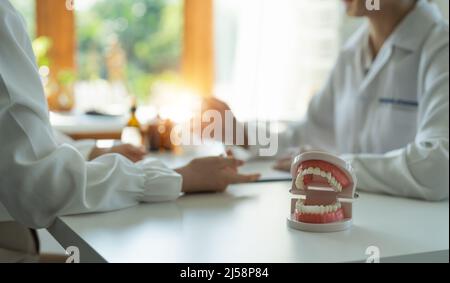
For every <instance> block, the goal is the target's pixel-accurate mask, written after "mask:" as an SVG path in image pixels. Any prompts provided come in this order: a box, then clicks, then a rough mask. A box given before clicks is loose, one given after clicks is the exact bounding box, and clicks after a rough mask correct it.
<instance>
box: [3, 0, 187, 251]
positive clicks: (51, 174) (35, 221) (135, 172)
mask: <svg viewBox="0 0 450 283" xmlns="http://www.w3.org/2000/svg"><path fill="white" fill-rule="evenodd" d="M0 176H1V177H0V222H1V221H9V220H11V219H14V220H16V221H18V222H20V223H22V224H24V225H25V226H28V227H33V228H41V227H47V226H49V225H50V224H51V223H52V222H53V220H54V219H55V217H57V216H59V215H67V214H78V213H88V212H97V211H108V210H115V209H121V208H126V207H130V206H134V205H137V204H138V203H139V202H159V201H169V200H173V199H176V198H177V197H178V196H179V194H180V191H181V182H182V179H181V176H180V175H179V174H177V173H175V172H174V171H173V170H170V169H168V168H167V167H165V166H164V165H163V164H162V163H160V162H159V161H157V160H147V161H145V162H141V163H138V164H133V163H132V162H130V161H129V160H128V159H126V158H124V157H122V156H120V155H116V154H110V155H105V156H102V157H99V158H97V159H95V160H94V161H92V162H86V160H85V158H84V157H83V155H82V154H81V153H80V152H79V151H78V150H77V149H76V148H74V147H73V146H71V145H69V144H62V145H59V144H58V143H57V141H56V140H55V137H54V133H53V130H52V128H51V126H50V123H49V118H48V109H47V105H46V102H45V96H44V92H43V88H42V85H41V81H40V78H39V75H38V72H37V66H36V63H35V58H34V55H33V52H32V48H31V44H30V41H29V39H28V37H27V34H26V31H25V28H24V23H23V20H22V18H21V17H20V16H19V15H18V13H17V12H16V10H15V9H14V8H13V7H12V5H11V4H10V3H9V1H7V0H0ZM1 230H2V226H1V224H0V236H1V235H2V232H1ZM0 251H1V247H0Z"/></svg>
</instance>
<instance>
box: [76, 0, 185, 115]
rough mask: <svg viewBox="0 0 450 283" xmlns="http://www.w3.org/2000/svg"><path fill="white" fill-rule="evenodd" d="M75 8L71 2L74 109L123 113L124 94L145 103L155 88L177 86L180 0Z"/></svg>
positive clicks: (102, 0)
mask: <svg viewBox="0 0 450 283" xmlns="http://www.w3.org/2000/svg"><path fill="white" fill-rule="evenodd" d="M79 3H80V4H77V2H75V5H76V6H75V8H76V38H77V44H78V49H77V72H78V81H79V83H78V84H77V91H76V92H77V98H78V100H77V108H78V109H83V110H87V109H88V108H99V107H100V106H101V105H104V104H108V105H109V106H111V105H112V106H114V105H115V106H116V107H117V108H123V107H127V105H128V103H124V102H125V101H124V100H126V99H127V97H128V94H132V95H135V96H136V97H138V99H139V100H140V101H141V102H147V101H148V98H149V97H150V95H151V94H152V92H153V91H154V89H155V84H156V83H158V82H168V83H174V84H176V83H178V82H179V80H180V78H179V76H180V75H179V71H180V62H181V55H182V27H183V15H182V12H183V5H182V4H183V1H182V0H139V1H136V0H120V1H110V0H90V1H84V2H82V1H79ZM81 3H82V4H81ZM118 110H120V109H118ZM123 111H126V109H121V111H120V112H123Z"/></svg>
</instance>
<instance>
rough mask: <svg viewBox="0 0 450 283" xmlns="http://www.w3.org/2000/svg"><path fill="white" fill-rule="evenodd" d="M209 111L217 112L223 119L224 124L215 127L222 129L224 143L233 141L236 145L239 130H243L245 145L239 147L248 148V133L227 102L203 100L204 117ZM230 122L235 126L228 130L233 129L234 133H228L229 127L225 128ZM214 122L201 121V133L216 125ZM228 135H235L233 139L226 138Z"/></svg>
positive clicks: (213, 99) (212, 99)
mask: <svg viewBox="0 0 450 283" xmlns="http://www.w3.org/2000/svg"><path fill="white" fill-rule="evenodd" d="M207 111H217V113H218V114H219V115H220V117H221V121H222V124H221V125H214V126H218V127H220V129H222V137H221V141H222V142H229V141H232V143H233V144H236V143H237V139H236V133H237V129H240V130H243V132H244V137H243V138H244V140H243V142H244V144H239V145H241V146H244V147H247V146H248V139H247V133H246V132H245V129H244V125H243V124H242V123H239V121H238V120H237V119H236V116H235V115H234V113H233V111H232V110H231V108H230V107H229V106H228V104H226V103H225V102H223V101H221V100H219V99H217V98H208V99H205V100H203V102H202V109H201V114H202V116H203V115H204V114H205V113H206V112H207ZM227 115H228V116H227ZM200 118H202V117H200ZM230 121H231V122H232V123H233V125H229V126H228V128H232V129H233V130H234V131H233V132H232V133H226V132H225V129H227V127H225V123H227V122H230ZM214 122H216V121H214ZM214 122H204V121H203V119H201V123H200V126H201V131H202V132H203V130H204V129H205V128H206V127H208V126H210V125H211V123H214ZM227 134H228V135H231V134H232V135H233V136H232V137H231V139H230V138H228V139H226V138H225V137H226V135H227ZM212 138H215V137H212ZM216 139H217V138H216ZM229 145H230V144H229Z"/></svg>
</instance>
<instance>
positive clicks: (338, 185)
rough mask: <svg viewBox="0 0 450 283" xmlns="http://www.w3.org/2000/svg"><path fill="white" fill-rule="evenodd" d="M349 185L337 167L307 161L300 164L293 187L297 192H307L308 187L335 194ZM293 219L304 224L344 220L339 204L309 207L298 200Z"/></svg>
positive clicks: (305, 202)
mask: <svg viewBox="0 0 450 283" xmlns="http://www.w3.org/2000/svg"><path fill="white" fill-rule="evenodd" d="M349 185H350V180H349V179H348V177H347V176H346V174H345V173H344V172H343V171H342V170H341V169H340V168H338V167H337V166H335V165H333V164H331V163H328V162H325V161H321V160H309V161H304V162H302V163H301V164H300V167H299V168H298V170H297V178H296V180H295V186H296V188H297V189H299V190H307V189H308V187H309V186H317V187H330V188H332V189H333V190H334V191H335V192H337V193H339V192H342V189H343V188H346V187H347V186H349ZM294 215H295V219H296V220H297V221H300V222H304V223H314V224H323V223H333V222H338V221H341V220H343V219H344V210H343V208H342V206H341V203H340V202H339V201H338V200H336V202H335V203H326V204H317V203H315V204H314V205H311V204H309V203H308V200H300V199H299V200H298V201H297V203H296V207H295V214H294Z"/></svg>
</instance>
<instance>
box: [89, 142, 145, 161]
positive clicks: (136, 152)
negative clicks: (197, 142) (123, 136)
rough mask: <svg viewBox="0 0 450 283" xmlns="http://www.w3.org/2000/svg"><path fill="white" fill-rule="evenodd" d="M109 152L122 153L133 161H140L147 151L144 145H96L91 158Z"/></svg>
mask: <svg viewBox="0 0 450 283" xmlns="http://www.w3.org/2000/svg"><path fill="white" fill-rule="evenodd" d="M109 153H117V154H121V155H123V156H125V157H126V158H128V159H130V160H131V161H133V162H138V161H140V160H142V159H143V158H144V157H145V155H146V154H147V151H146V150H145V148H144V147H136V146H133V145H131V144H121V145H117V146H113V147H110V148H98V147H95V148H94V149H93V150H92V151H91V154H90V155H89V160H93V159H95V158H97V157H99V156H101V155H105V154H109Z"/></svg>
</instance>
